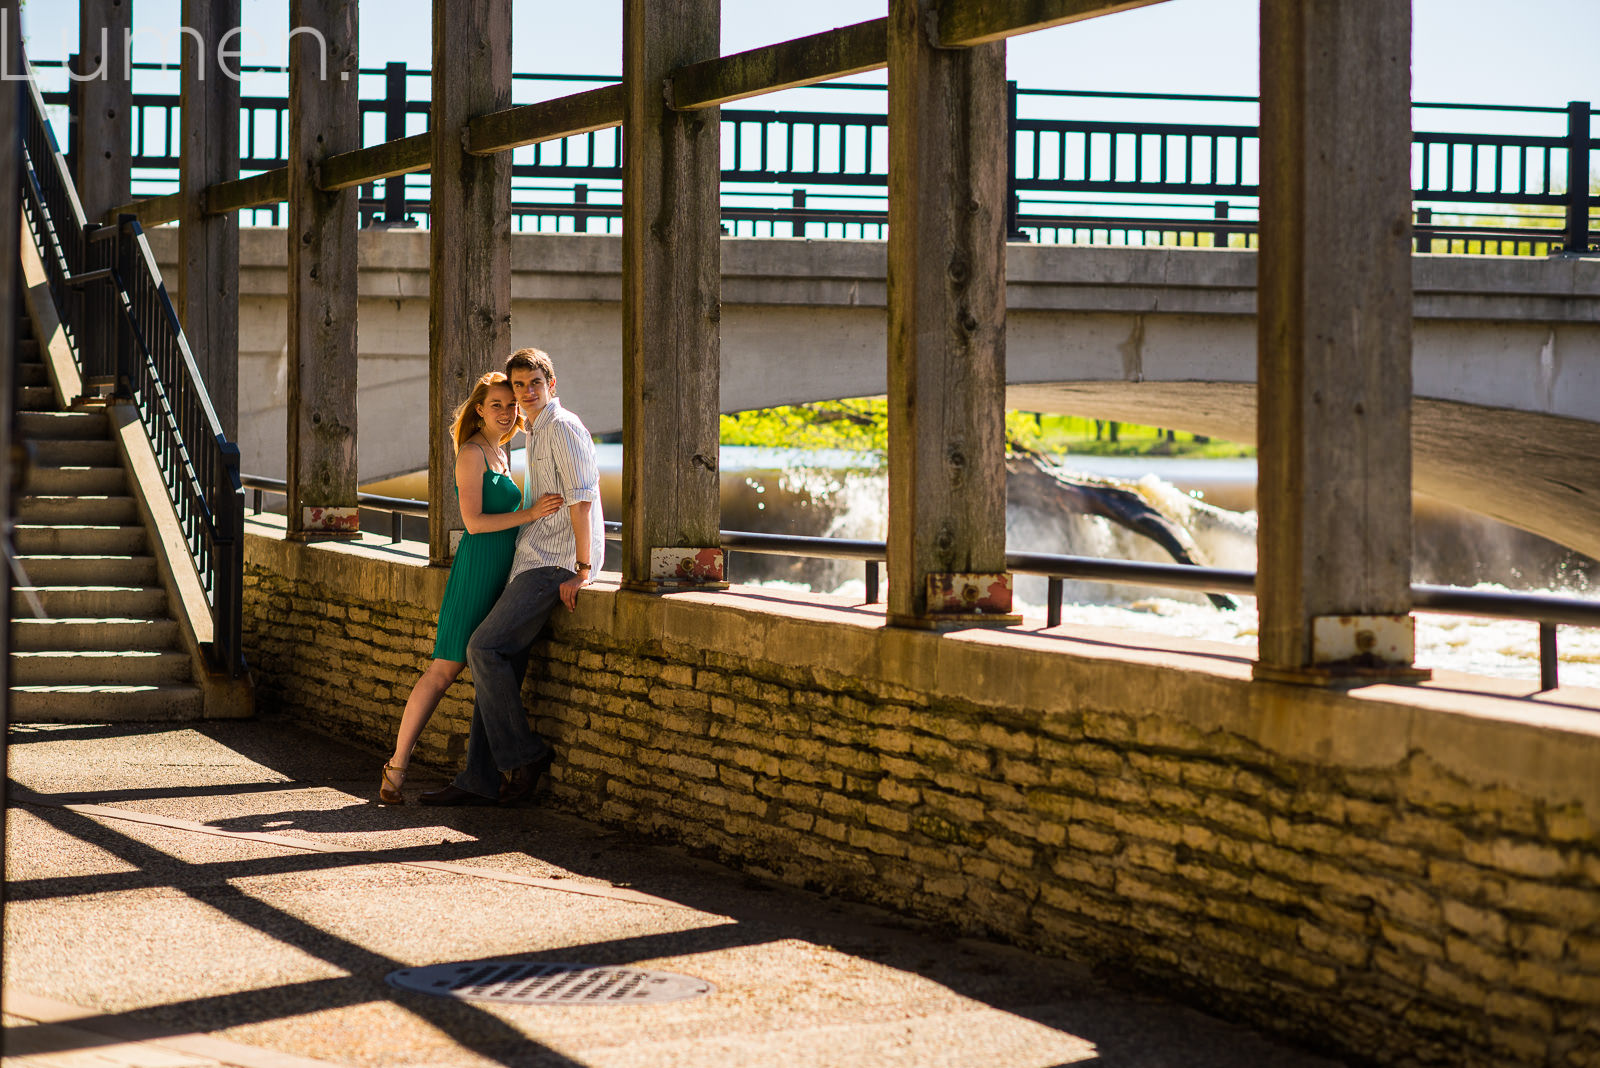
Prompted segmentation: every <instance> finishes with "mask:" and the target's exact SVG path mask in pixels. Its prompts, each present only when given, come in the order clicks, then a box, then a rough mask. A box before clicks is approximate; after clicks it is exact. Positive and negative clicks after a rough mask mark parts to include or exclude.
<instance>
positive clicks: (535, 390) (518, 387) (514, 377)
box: [511, 368, 556, 423]
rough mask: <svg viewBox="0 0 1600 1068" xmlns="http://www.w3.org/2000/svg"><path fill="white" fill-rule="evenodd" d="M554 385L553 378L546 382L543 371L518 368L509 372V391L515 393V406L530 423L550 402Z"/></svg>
mask: <svg viewBox="0 0 1600 1068" xmlns="http://www.w3.org/2000/svg"><path fill="white" fill-rule="evenodd" d="M555 385H556V380H555V379H554V378H551V379H550V380H549V381H548V382H546V381H545V378H544V373H543V372H542V371H539V370H537V369H535V370H531V371H530V370H523V369H522V368H518V369H517V370H515V371H512V372H511V392H512V393H514V394H516V397H517V407H518V408H521V409H522V415H523V417H524V418H526V419H527V420H528V421H529V422H530V423H531V422H532V421H533V420H534V418H535V417H536V416H537V415H538V414H539V413H540V412H542V411H544V406H545V405H546V404H549V403H550V393H551V391H552V390H553V389H555Z"/></svg>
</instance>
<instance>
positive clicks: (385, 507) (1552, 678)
mask: <svg viewBox="0 0 1600 1068" xmlns="http://www.w3.org/2000/svg"><path fill="white" fill-rule="evenodd" d="M243 480H244V485H245V486H246V487H247V488H249V489H250V490H251V491H252V492H253V494H254V502H253V508H254V511H255V512H256V513H260V512H261V511H262V508H263V504H264V502H263V499H262V498H263V495H264V494H266V493H276V494H283V493H285V492H286V490H287V485H286V484H285V483H284V481H283V480H282V479H275V478H265V477H263V476H261V475H245V476H243ZM357 503H359V504H360V505H361V507H363V508H370V509H372V510H374V511H390V512H392V513H393V519H392V531H393V534H392V536H391V538H390V541H391V542H392V543H397V542H399V541H400V540H401V532H400V519H401V517H402V516H413V517H423V518H425V517H426V516H427V514H428V502H427V501H419V500H412V499H410V498H404V497H383V496H379V495H377V494H372V493H362V494H358V495H357ZM719 537H720V539H721V544H722V548H723V549H725V550H728V551H730V552H741V553H755V554H758V555H767V556H798V557H805V558H810V559H818V560H854V561H858V562H860V563H863V564H865V565H866V572H865V577H866V596H865V598H864V600H865V602H866V603H867V604H877V603H878V601H879V600H880V598H881V593H880V591H881V588H882V587H881V577H882V568H883V565H884V563H885V562H886V561H887V559H888V547H887V546H886V545H885V544H884V543H883V542H881V541H870V540H865V539H858V538H817V537H806V536H802V535H796V534H764V533H755V532H753V531H748V530H724V531H720V532H719ZM606 540H607V541H621V540H622V524H621V523H617V522H613V521H608V522H607V523H606ZM1006 570H1007V571H1010V572H1012V573H1013V574H1018V575H1038V576H1042V577H1043V578H1044V579H1045V580H1046V587H1045V588H1046V594H1045V596H1046V605H1045V626H1047V627H1057V626H1060V625H1061V601H1062V584H1063V583H1065V582H1067V581H1069V580H1070V581H1076V582H1105V583H1111V584H1121V585H1128V586H1143V587H1150V588H1154V589H1178V590H1190V591H1193V592H1196V593H1208V594H1219V593H1220V594H1235V595H1240V596H1245V597H1254V596H1255V593H1256V573H1255V572H1254V571H1243V570H1238V569H1233V568H1221V567H1200V566H1197V565H1195V564H1157V563H1150V562H1147V561H1143V560H1114V559H1108V558H1104V557H1094V556H1068V555H1064V554H1059V553H1029V552H1008V553H1006ZM1411 605H1412V607H1413V609H1416V610H1420V611H1424V612H1438V613H1441V614H1445V615H1461V616H1478V617H1481V618H1485V619H1509V620H1521V621H1526V622H1530V623H1537V624H1538V625H1539V686H1540V688H1541V689H1543V690H1553V689H1555V688H1556V687H1557V686H1558V685H1559V684H1560V670H1559V668H1560V652H1559V648H1558V644H1557V638H1556V627H1557V626H1573V627H1600V603H1597V602H1594V601H1585V600H1581V599H1579V598H1576V597H1557V596H1555V595H1553V594H1545V593H1515V592H1511V591H1497V590H1468V589H1463V588H1461V587H1458V586H1433V585H1426V584H1421V583H1417V584H1413V585H1412V587H1411Z"/></svg>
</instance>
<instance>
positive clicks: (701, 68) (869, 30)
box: [668, 19, 889, 111]
mask: <svg viewBox="0 0 1600 1068" xmlns="http://www.w3.org/2000/svg"><path fill="white" fill-rule="evenodd" d="M888 27H889V20H888V19H873V20H872V21H870V22H858V23H856V24H855V25H853V26H841V27H839V28H838V29H835V30H829V31H827V32H826V33H818V34H812V35H811V36H810V37H797V38H795V39H794V40H792V41H781V42H779V43H778V44H773V45H767V46H765V47H763V48H752V49H751V50H750V51H748V52H739V53H737V54H735V55H731V56H721V57H719V58H717V59H708V60H704V61H702V62H700V63H691V64H689V65H688V66H685V67H680V68H678V69H677V70H675V71H673V72H672V74H671V76H670V77H669V79H668V96H669V99H670V100H671V101H672V106H673V107H675V108H677V109H679V110H680V111H690V110H693V109H696V108H709V107H716V106H717V105H719V104H726V103H728V102H729V101H733V100H743V99H745V98H747V97H752V96H760V95H762V94H763V93H771V92H775V91H777V90H779V89H793V88H795V87H796V86H801V85H814V84H816V83H817V82H825V81H828V80H829V79H832V78H843V77H844V76H846V75H849V74H860V73H861V72H863V71H869V70H881V69H882V68H883V67H884V66H886V65H887V64H888V62H889V29H888Z"/></svg>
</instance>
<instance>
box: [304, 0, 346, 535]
mask: <svg viewBox="0 0 1600 1068" xmlns="http://www.w3.org/2000/svg"><path fill="white" fill-rule="evenodd" d="M356 20H357V13H356V0H292V2H291V3H290V5H289V21H290V24H291V26H292V27H293V28H294V29H295V30H297V31H311V32H296V33H295V34H294V35H293V36H292V37H291V38H290V40H289V230H288V241H289V354H288V363H289V406H288V407H289V411H288V475H289V477H288V491H289V508H288V520H287V525H288V534H289V536H290V537H292V538H299V539H311V538H340V537H345V538H353V537H356V536H358V535H359V534H360V530H361V521H360V513H359V511H358V509H357V507H356V493H357V489H356V486H357V471H356V392H357V391H356V267H357V260H356V235H357V232H358V231H357V219H356V209H357V204H356V196H357V191H356V190H355V189H353V188H352V189H342V190H339V191H338V192H333V193H328V192H324V191H323V190H322V189H320V188H318V180H319V178H320V173H321V164H322V161H323V160H325V159H327V158H328V157H329V156H331V155H335V154H337V153H339V152H348V151H350V150H352V149H357V148H360V147H361V115H360V111H359V106H360V100H359V95H358V93H357V79H358V75H359V73H360V72H359V70H358V68H357V63H356V41H357V34H356Z"/></svg>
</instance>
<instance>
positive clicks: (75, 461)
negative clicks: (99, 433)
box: [32, 438, 122, 467]
mask: <svg viewBox="0 0 1600 1068" xmlns="http://www.w3.org/2000/svg"><path fill="white" fill-rule="evenodd" d="M32 445H33V462H34V463H36V464H38V465H39V466H40V467H121V466H122V457H121V456H119V455H118V453H117V443H116V442H114V441H112V440H111V439H110V438H91V439H89V440H88V441H74V440H72V439H70V438H68V439H56V440H52V439H45V440H41V441H34V442H33V443H32Z"/></svg>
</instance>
